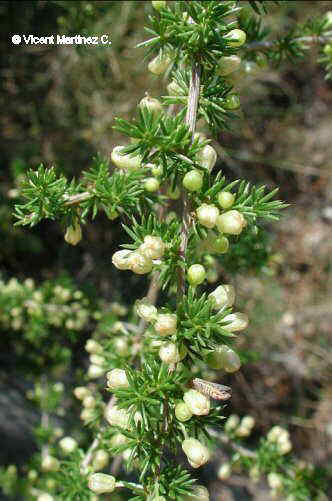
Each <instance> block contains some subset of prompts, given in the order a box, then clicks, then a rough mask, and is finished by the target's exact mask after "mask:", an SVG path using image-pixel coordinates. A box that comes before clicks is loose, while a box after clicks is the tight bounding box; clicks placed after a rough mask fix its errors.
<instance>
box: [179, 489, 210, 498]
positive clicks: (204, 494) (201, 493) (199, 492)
mask: <svg viewBox="0 0 332 501" xmlns="http://www.w3.org/2000/svg"><path fill="white" fill-rule="evenodd" d="M209 499H210V496H209V491H208V490H207V488H206V487H204V485H195V486H194V487H193V489H192V492H191V493H190V494H189V495H188V496H186V497H185V498H183V501H209Z"/></svg>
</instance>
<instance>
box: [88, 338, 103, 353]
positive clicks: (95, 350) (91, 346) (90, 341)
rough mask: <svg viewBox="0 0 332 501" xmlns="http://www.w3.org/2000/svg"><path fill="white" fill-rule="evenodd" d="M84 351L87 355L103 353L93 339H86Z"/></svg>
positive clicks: (99, 345)
mask: <svg viewBox="0 0 332 501" xmlns="http://www.w3.org/2000/svg"><path fill="white" fill-rule="evenodd" d="M85 350H86V351H87V352H88V353H95V354H99V353H102V352H103V347H102V346H101V344H99V343H98V342H97V341H95V340H94V339H88V340H87V342H86V343H85Z"/></svg>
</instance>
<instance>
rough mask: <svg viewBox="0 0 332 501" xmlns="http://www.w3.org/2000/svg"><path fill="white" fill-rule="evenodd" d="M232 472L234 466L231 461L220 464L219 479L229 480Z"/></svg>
mask: <svg viewBox="0 0 332 501" xmlns="http://www.w3.org/2000/svg"><path fill="white" fill-rule="evenodd" d="M231 474H232V467H231V465H230V463H224V464H222V465H221V466H220V468H219V470H218V473H217V477H218V478H219V480H227V479H228V478H229V477H230V476H231Z"/></svg>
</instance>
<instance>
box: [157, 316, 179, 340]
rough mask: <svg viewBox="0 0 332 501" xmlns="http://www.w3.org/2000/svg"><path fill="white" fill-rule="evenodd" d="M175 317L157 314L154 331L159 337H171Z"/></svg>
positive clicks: (174, 325) (175, 321)
mask: <svg viewBox="0 0 332 501" xmlns="http://www.w3.org/2000/svg"><path fill="white" fill-rule="evenodd" d="M176 326H177V316H176V315H175V314H174V313H159V314H158V315H157V321H156V323H155V324H154V328H155V331H156V332H157V333H158V334H159V336H171V335H172V334H175V332H176Z"/></svg>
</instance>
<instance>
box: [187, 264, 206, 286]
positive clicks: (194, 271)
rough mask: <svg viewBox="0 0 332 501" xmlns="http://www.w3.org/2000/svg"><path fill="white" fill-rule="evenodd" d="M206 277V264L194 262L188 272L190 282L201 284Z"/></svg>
mask: <svg viewBox="0 0 332 501" xmlns="http://www.w3.org/2000/svg"><path fill="white" fill-rule="evenodd" d="M205 277H206V271H205V268H204V266H202V265H201V264H193V265H192V266H190V268H189V270H188V273H187V278H188V282H189V283H190V284H191V285H199V284H201V283H202V282H204V280H205Z"/></svg>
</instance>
